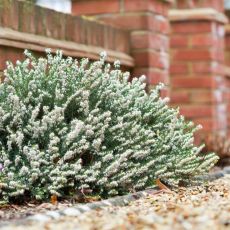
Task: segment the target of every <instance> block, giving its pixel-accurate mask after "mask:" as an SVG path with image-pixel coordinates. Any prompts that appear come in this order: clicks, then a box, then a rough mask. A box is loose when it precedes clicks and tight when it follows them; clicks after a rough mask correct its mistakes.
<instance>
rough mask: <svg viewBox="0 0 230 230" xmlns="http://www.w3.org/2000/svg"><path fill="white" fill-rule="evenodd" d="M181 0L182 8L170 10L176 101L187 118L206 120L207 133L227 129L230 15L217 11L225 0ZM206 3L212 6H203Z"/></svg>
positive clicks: (172, 70)
mask: <svg viewBox="0 0 230 230" xmlns="http://www.w3.org/2000/svg"><path fill="white" fill-rule="evenodd" d="M177 2H179V4H177V7H179V10H178V9H177V10H171V11H170V20H171V26H172V35H171V68H170V76H171V97H172V104H173V105H175V106H177V105H179V106H180V111H181V113H182V114H184V115H185V116H186V117H187V118H189V119H193V120H194V121H195V122H196V123H200V124H202V125H203V133H204V134H210V133H225V132H226V128H227V101H226V97H225V87H226V78H225V63H224V49H225V46H224V43H225V37H224V36H225V28H224V26H225V23H226V22H227V19H226V17H225V16H224V15H223V14H222V13H221V12H219V11H217V10H223V1H213V5H211V2H210V1H177ZM208 2H209V5H208ZM217 2H218V4H216V3H217ZM206 6H209V8H203V7H206ZM194 7H195V8H194ZM197 7H198V8H200V9H198V8H197ZM180 8H181V9H180ZM184 8H186V9H184Z"/></svg>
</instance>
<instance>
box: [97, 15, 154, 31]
mask: <svg viewBox="0 0 230 230" xmlns="http://www.w3.org/2000/svg"><path fill="white" fill-rule="evenodd" d="M149 17H150V16H148V15H145V14H135V15H133V14H112V15H103V16H99V17H97V18H98V19H99V20H100V21H104V22H105V23H106V24H108V25H112V26H116V27H119V28H123V29H128V30H137V29H148V28H149ZM134 22H135V23H134Z"/></svg>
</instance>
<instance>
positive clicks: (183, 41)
mask: <svg viewBox="0 0 230 230" xmlns="http://www.w3.org/2000/svg"><path fill="white" fill-rule="evenodd" d="M170 46H171V47H173V48H175V47H177V48H178V47H188V46H189V36H187V35H172V36H171V37H170Z"/></svg>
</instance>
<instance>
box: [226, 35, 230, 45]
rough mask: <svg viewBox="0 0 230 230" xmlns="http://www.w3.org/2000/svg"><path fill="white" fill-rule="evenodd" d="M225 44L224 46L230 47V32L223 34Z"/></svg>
mask: <svg viewBox="0 0 230 230" xmlns="http://www.w3.org/2000/svg"><path fill="white" fill-rule="evenodd" d="M225 46H226V48H230V34H226V36H225Z"/></svg>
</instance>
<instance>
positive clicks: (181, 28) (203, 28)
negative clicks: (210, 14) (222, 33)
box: [171, 21, 214, 34]
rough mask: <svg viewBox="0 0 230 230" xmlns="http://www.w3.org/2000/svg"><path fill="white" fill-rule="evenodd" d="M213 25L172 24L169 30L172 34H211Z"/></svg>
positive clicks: (205, 23)
mask: <svg viewBox="0 0 230 230" xmlns="http://www.w3.org/2000/svg"><path fill="white" fill-rule="evenodd" d="M213 25H214V24H213V23H211V22H202V21H196V22H187V21H185V22H172V23H171V30H172V32H173V33H179V34H187V33H207V32H209V33H211V32H212V31H213Z"/></svg>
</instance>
